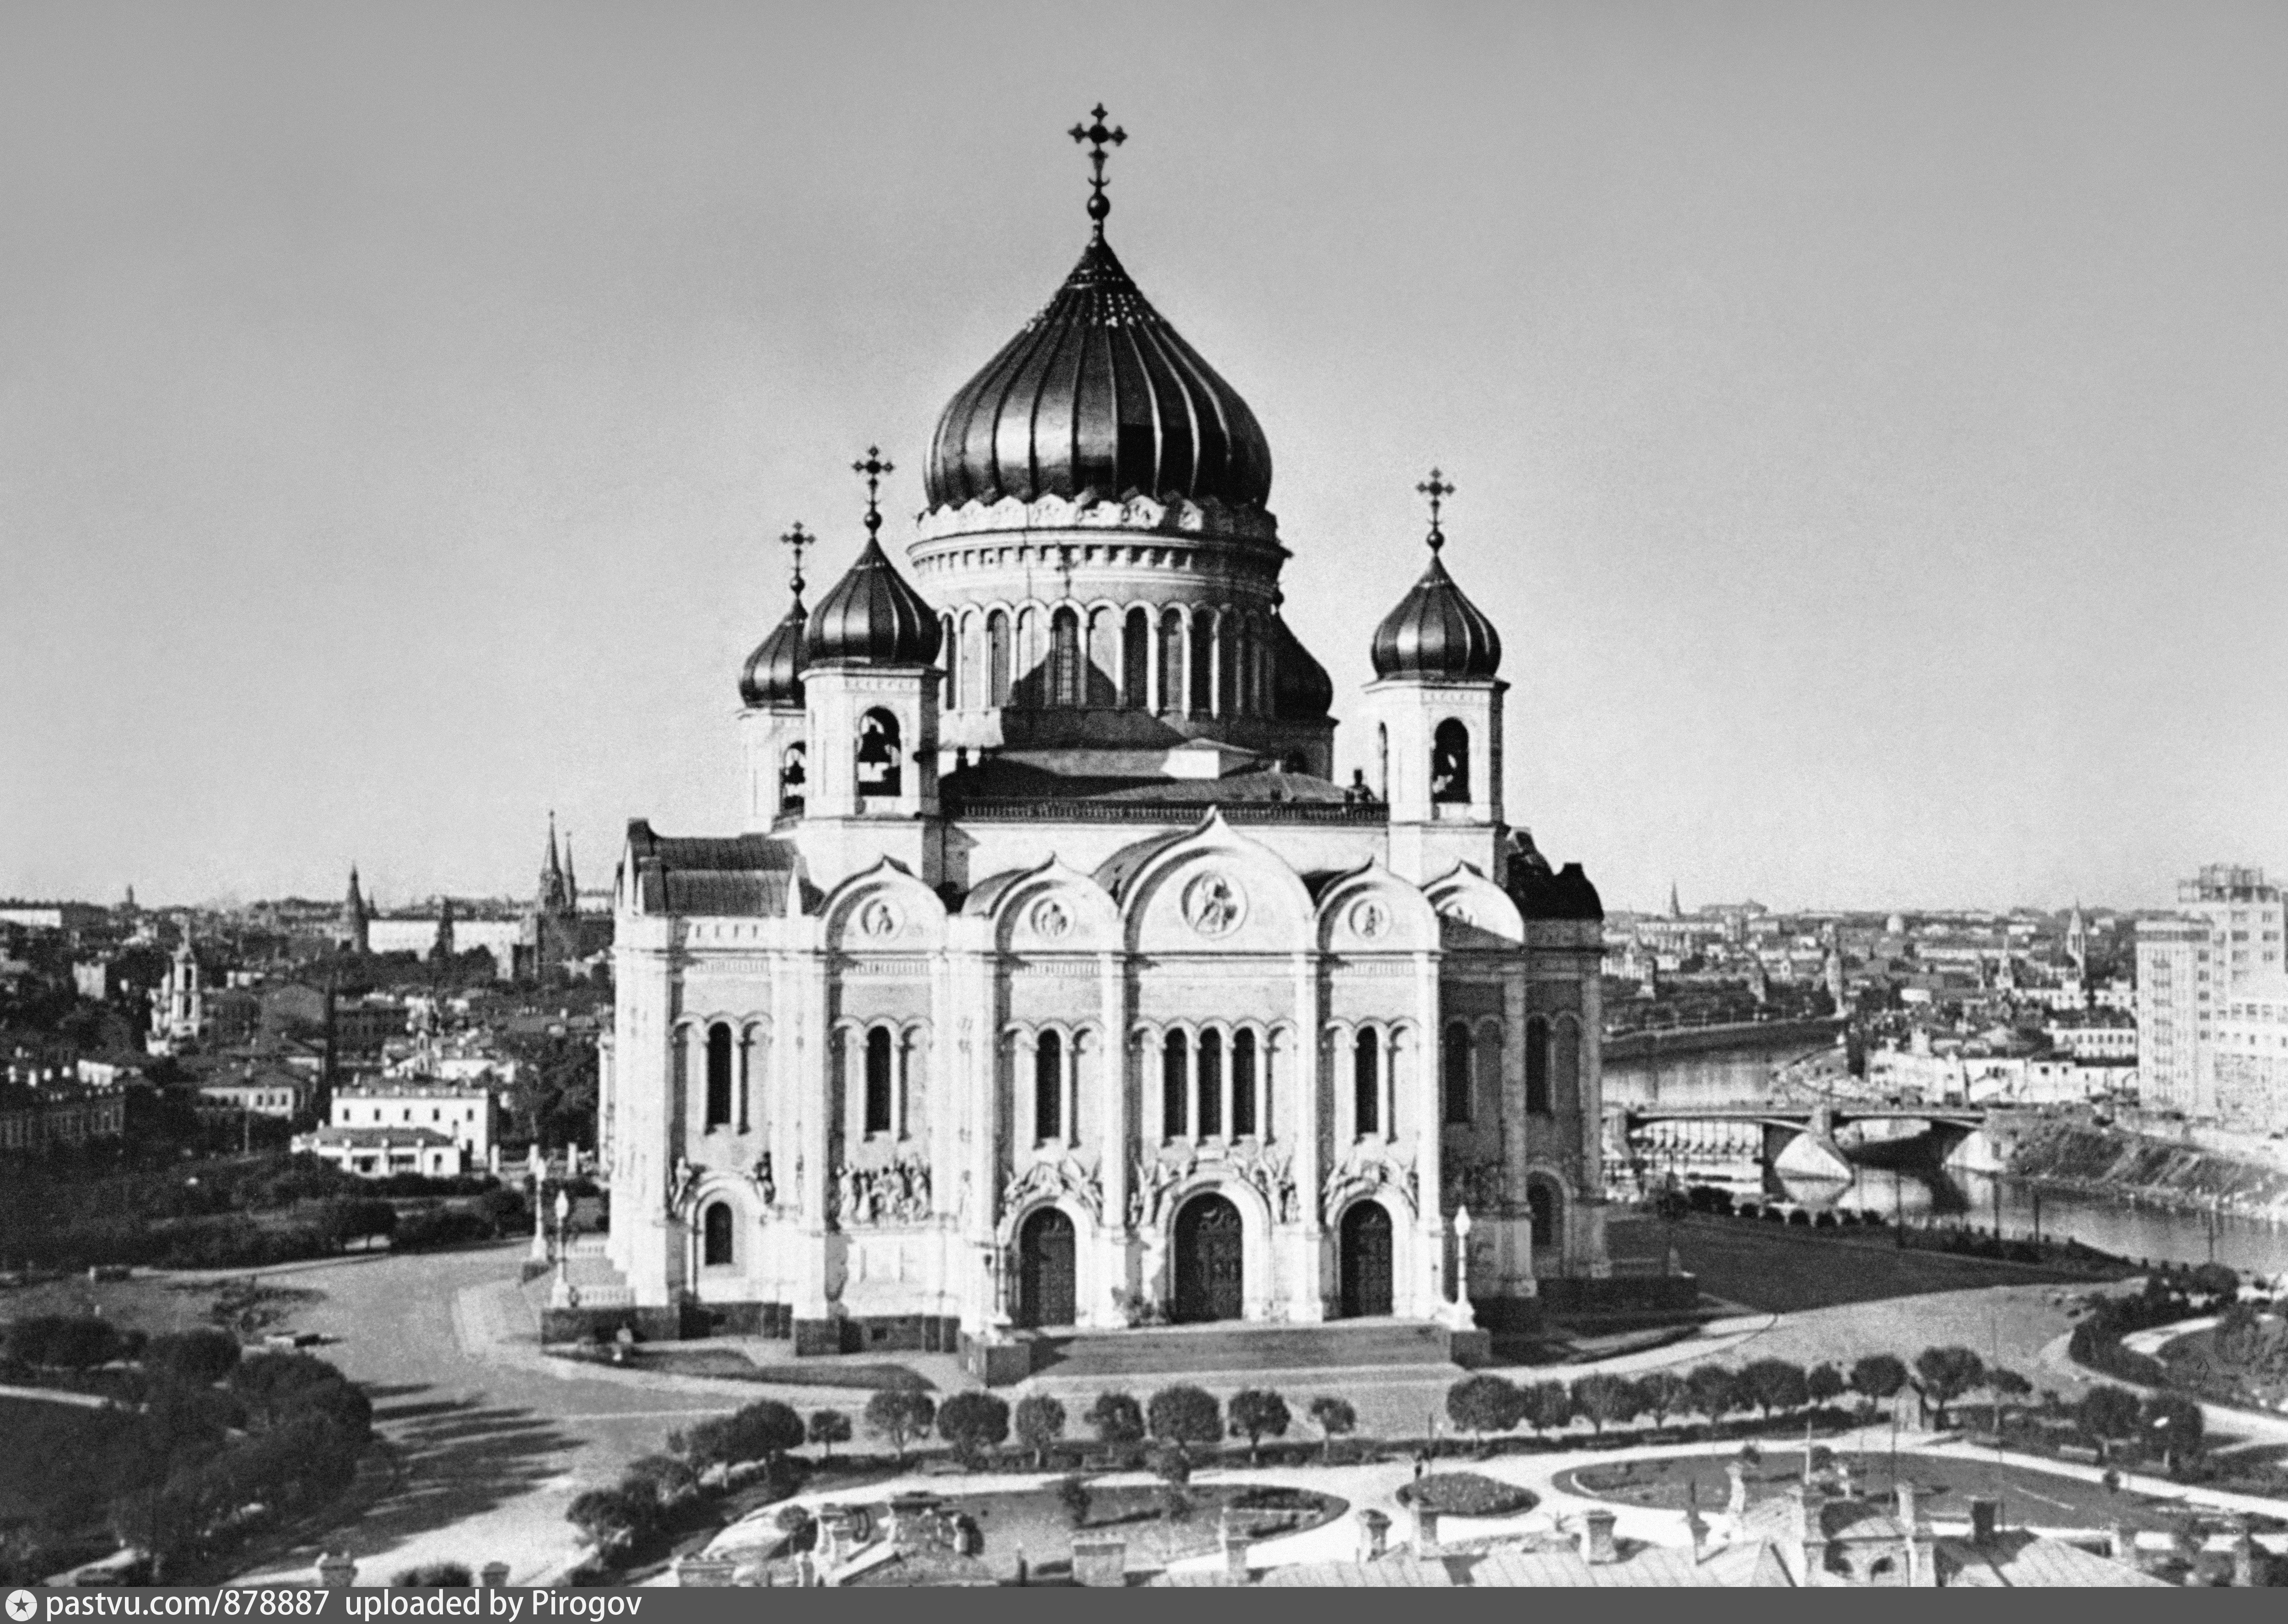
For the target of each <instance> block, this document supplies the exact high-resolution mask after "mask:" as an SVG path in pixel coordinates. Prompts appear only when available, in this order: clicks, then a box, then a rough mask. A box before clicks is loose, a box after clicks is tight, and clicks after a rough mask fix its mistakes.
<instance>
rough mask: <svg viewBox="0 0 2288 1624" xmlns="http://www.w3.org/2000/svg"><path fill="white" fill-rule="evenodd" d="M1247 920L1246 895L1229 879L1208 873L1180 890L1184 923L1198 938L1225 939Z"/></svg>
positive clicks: (1228, 877) (1221, 875) (1229, 877)
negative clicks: (1195, 932) (1182, 895)
mask: <svg viewBox="0 0 2288 1624" xmlns="http://www.w3.org/2000/svg"><path fill="white" fill-rule="evenodd" d="M1246 917H1247V893H1246V892H1245V891H1242V890H1240V888H1239V886H1238V883H1236V882H1235V881H1234V880H1233V879H1232V878H1231V876H1230V875H1224V874H1216V873H1208V874H1204V875H1200V876H1199V878H1197V879H1196V880H1194V881H1193V882H1192V883H1190V884H1189V885H1187V886H1186V887H1184V922H1185V923H1187V924H1188V925H1190V926H1191V927H1192V929H1193V930H1195V931H1198V932H1199V933H1200V934H1201V935H1202V936H1207V937H1216V936H1228V935H1230V934H1231V933H1232V932H1233V931H1236V930H1237V929H1239V922H1240V921H1241V920H1243V919H1244V918H1246Z"/></svg>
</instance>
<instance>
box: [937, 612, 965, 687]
mask: <svg viewBox="0 0 2288 1624" xmlns="http://www.w3.org/2000/svg"><path fill="white" fill-rule="evenodd" d="M938 631H939V636H938V645H937V646H938V656H937V659H938V669H941V670H942V671H943V672H944V673H945V685H944V686H943V688H942V689H941V690H940V693H939V696H938V702H939V703H940V704H941V705H943V706H944V707H945V709H948V710H958V709H961V693H960V683H961V659H960V653H961V637H960V634H959V633H958V632H957V631H956V630H954V624H953V616H951V615H950V614H947V615H941V616H940V617H939V620H938Z"/></svg>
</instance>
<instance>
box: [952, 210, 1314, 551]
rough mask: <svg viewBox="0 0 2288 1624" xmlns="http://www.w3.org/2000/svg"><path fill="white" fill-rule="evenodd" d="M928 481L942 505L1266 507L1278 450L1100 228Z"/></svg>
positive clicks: (1009, 352)
mask: <svg viewBox="0 0 2288 1624" xmlns="http://www.w3.org/2000/svg"><path fill="white" fill-rule="evenodd" d="M923 485H924V488H925V489H926V491H927V493H928V495H929V501H930V505H931V506H932V507H959V506H961V505H962V504H963V503H970V502H985V503H993V502H998V501H1000V500H1001V499H1002V498H1003V497H1005V496H1014V497H1016V498H1017V499H1018V500H1019V501H1021V502H1033V501H1037V500H1038V499H1039V498H1041V497H1043V496H1048V495H1057V496H1062V497H1065V498H1067V499H1068V500H1070V499H1073V498H1076V497H1078V496H1079V495H1080V494H1081V493H1082V492H1083V491H1093V492H1094V493H1095V494H1096V495H1098V496H1100V497H1103V498H1107V499H1110V500H1120V499H1124V498H1125V497H1127V496H1129V495H1145V496H1149V497H1152V498H1155V499H1156V500H1158V501H1161V502H1173V501H1175V500H1177V499H1179V498H1188V499H1190V500H1191V501H1194V502H1205V501H1209V500H1214V501H1218V502H1221V503H1226V504H1227V505H1230V506H1235V507H1238V506H1251V507H1257V508H1259V507H1261V506H1262V505H1263V503H1265V502H1266V501H1267V500H1268V499H1269V497H1270V495H1271V446H1270V442H1269V441H1267V440H1265V439H1264V438H1263V430H1262V428H1261V426H1260V425H1259V424H1257V423H1256V421H1255V414H1254V413H1253V412H1251V411H1250V410H1249V409H1248V407H1247V402H1246V401H1244V400H1241V399H1240V398H1239V392H1237V391H1236V390H1235V389H1233V388H1232V386H1231V385H1230V384H1227V383H1225V382H1224V381H1223V379H1222V378H1220V377H1219V376H1216V372H1215V369H1214V368H1212V367H1210V366H1209V365H1208V364H1207V362H1206V361H1204V360H1201V359H1200V354H1199V352H1198V351H1196V350H1195V349H1193V348H1192V346H1191V345H1188V344H1186V343H1185V342H1184V340H1183V338H1182V337H1180V335H1179V334H1178V333H1177V331H1176V329H1174V328H1172V327H1171V326H1169V325H1168V323H1167V322H1166V321H1164V320H1163V319H1162V317H1161V315H1160V313H1159V312H1158V311H1156V310H1155V309H1153V308H1152V306H1151V305H1150V304H1149V303H1148V302H1147V301H1146V299H1145V297H1144V295H1143V294H1142V293H1141V292H1140V291H1139V290H1138V289H1137V286H1136V284H1135V283H1134V282H1133V281H1130V280H1129V276H1128V273H1127V272H1126V271H1125V270H1124V269H1123V268H1122V266H1121V264H1120V260H1119V258H1118V257H1117V256H1116V255H1115V254H1114V253H1113V251H1112V247H1111V245H1110V244H1109V243H1108V242H1105V240H1104V238H1103V236H1102V234H1098V235H1097V236H1095V237H1094V238H1093V239H1092V240H1091V242H1089V245H1088V247H1087V248H1086V249H1085V250H1084V251H1083V252H1082V254H1081V257H1080V263H1079V264H1078V265H1075V266H1074V267H1073V272H1072V274H1071V275H1070V276H1068V277H1067V278H1065V284H1064V286H1063V287H1061V288H1060V289H1057V293H1056V297H1054V298H1053V299H1051V300H1050V301H1049V304H1048V307H1047V308H1046V309H1045V310H1044V311H1042V312H1041V313H1040V314H1038V315H1037V316H1035V317H1034V318H1033V319H1032V321H1029V322H1028V323H1027V324H1026V326H1025V329H1024V330H1023V331H1022V332H1021V333H1019V334H1018V335H1017V336H1016V337H1014V338H1012V339H1011V340H1010V341H1009V342H1008V344H1007V345H1005V346H1003V348H1002V351H1001V353H999V354H998V355H997V356H995V357H994V358H993V359H992V360H990V361H989V362H988V363H987V364H986V367H985V369H984V370H983V371H982V372H980V373H979V374H978V375H977V376H975V377H973V378H972V379H970V380H969V382H968V383H967V384H964V385H963V386H962V389H961V392H959V393H958V394H957V395H955V396H954V397H953V399H952V400H950V401H949V402H947V404H946V408H945V410H944V411H943V412H942V413H941V414H940V416H939V417H938V420H937V432H936V433H935V434H934V435H933V437H932V439H931V441H930V455H929V465H928V467H927V468H926V470H925V471H924V474H923Z"/></svg>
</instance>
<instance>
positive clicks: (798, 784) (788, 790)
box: [779, 739, 808, 818]
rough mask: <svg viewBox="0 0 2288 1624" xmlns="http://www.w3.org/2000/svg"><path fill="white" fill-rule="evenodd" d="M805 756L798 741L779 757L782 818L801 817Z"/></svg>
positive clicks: (805, 752)
mask: <svg viewBox="0 0 2288 1624" xmlns="http://www.w3.org/2000/svg"><path fill="white" fill-rule="evenodd" d="M806 754H808V752H807V751H806V750H805V749H803V744H802V741H800V740H799V739H798V740H796V741H794V742H793V743H792V744H790V745H789V746H787V747H786V753H785V754H784V755H783V756H781V757H779V814H780V815H781V816H782V817H789V818H792V817H798V816H800V815H801V812H802V803H803V788H802V787H803V784H804V782H805V778H806V775H805V773H804V772H803V758H804V757H805V756H806Z"/></svg>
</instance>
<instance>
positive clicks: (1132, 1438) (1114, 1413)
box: [1081, 1392, 1144, 1444]
mask: <svg viewBox="0 0 2288 1624" xmlns="http://www.w3.org/2000/svg"><path fill="white" fill-rule="evenodd" d="M1081 1419H1082V1420H1083V1421H1085V1422H1088V1424H1089V1425H1090V1427H1091V1428H1092V1429H1094V1430H1095V1432H1096V1437H1097V1441H1098V1442H1099V1443H1104V1444H1133V1443H1136V1442H1138V1441H1140V1439H1141V1438H1143V1436H1144V1411H1143V1408H1142V1406H1140V1405H1139V1404H1138V1403H1137V1402H1136V1400H1135V1399H1134V1398H1131V1397H1130V1396H1129V1395H1128V1394H1126V1393H1110V1392H1106V1393H1099V1394H1097V1396H1096V1402H1095V1403H1093V1404H1092V1405H1090V1406H1088V1414H1085V1415H1084V1416H1082V1417H1081Z"/></svg>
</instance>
